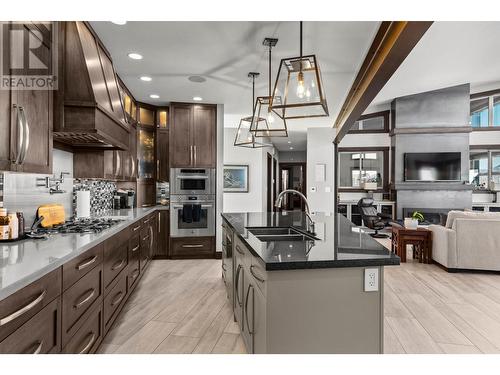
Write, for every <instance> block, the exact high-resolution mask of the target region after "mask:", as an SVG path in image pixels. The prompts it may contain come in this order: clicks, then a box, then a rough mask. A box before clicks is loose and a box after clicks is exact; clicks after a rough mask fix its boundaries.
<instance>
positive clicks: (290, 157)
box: [278, 151, 307, 163]
mask: <svg viewBox="0 0 500 375" xmlns="http://www.w3.org/2000/svg"><path fill="white" fill-rule="evenodd" d="M278 156H279V161H280V163H305V162H306V161H307V151H279V152H278Z"/></svg>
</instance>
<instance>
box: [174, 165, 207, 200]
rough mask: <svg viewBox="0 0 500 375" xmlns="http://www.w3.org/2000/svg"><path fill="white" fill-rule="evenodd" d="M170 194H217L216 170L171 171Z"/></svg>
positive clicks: (190, 169)
mask: <svg viewBox="0 0 500 375" xmlns="http://www.w3.org/2000/svg"><path fill="white" fill-rule="evenodd" d="M170 184H171V186H170V193H171V194H174V195H181V194H182V195H186V194H187V195H194V194H196V195H199V194H215V169H213V168H172V169H170Z"/></svg>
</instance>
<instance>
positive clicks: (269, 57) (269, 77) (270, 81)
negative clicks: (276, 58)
mask: <svg viewBox="0 0 500 375" xmlns="http://www.w3.org/2000/svg"><path fill="white" fill-rule="evenodd" d="M271 48H273V47H272V46H271V45H269V84H268V86H269V99H271Z"/></svg>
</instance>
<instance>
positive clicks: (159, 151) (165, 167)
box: [156, 128, 170, 182]
mask: <svg viewBox="0 0 500 375" xmlns="http://www.w3.org/2000/svg"><path fill="white" fill-rule="evenodd" d="M168 142H169V132H168V129H160V128H158V129H156V180H157V181H161V182H168V181H169V177H170V176H169V175H170V168H169V152H168V148H169V144H168Z"/></svg>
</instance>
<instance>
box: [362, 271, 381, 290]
mask: <svg viewBox="0 0 500 375" xmlns="http://www.w3.org/2000/svg"><path fill="white" fill-rule="evenodd" d="M376 291H378V268H365V292H376Z"/></svg>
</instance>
